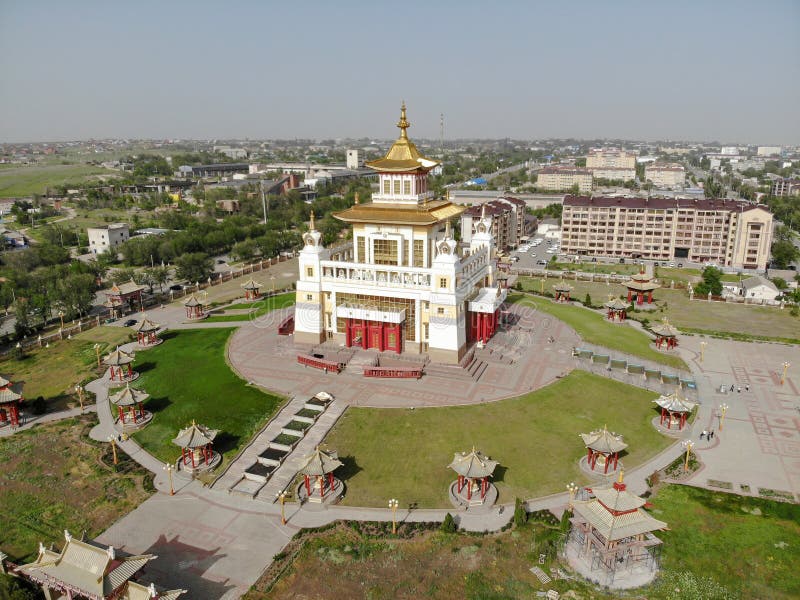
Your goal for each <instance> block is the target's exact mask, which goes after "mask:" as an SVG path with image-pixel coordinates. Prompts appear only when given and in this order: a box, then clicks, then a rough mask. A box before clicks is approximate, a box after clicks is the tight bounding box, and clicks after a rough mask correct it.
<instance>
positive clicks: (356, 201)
mask: <svg viewBox="0 0 800 600" xmlns="http://www.w3.org/2000/svg"><path fill="white" fill-rule="evenodd" d="M354 204H358V192H356V197H355V200H354Z"/></svg>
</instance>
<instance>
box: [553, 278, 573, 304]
mask: <svg viewBox="0 0 800 600" xmlns="http://www.w3.org/2000/svg"><path fill="white" fill-rule="evenodd" d="M572 289H573V288H572V286H571V285H567V284H566V283H557V284H556V285H554V286H553V297H554V298H555V301H556V302H569V295H570V294H571V293H572Z"/></svg>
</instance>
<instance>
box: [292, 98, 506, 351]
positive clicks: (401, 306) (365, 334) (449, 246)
mask: <svg viewBox="0 0 800 600" xmlns="http://www.w3.org/2000/svg"><path fill="white" fill-rule="evenodd" d="M410 126H411V124H410V123H409V122H408V119H407V117H406V107H405V104H403V106H402V108H401V111H400V121H399V122H398V123H397V127H398V128H399V129H400V137H399V138H398V139H397V140H396V141H395V142H394V144H392V147H391V148H390V149H389V151H388V152H387V154H386V156H384V157H382V158H379V159H377V160H374V161H371V162H368V163H367V165H366V166H367V167H369V168H371V169H373V170H374V171H376V172H377V173H378V178H379V183H378V191H377V192H375V193H373V194H372V201H371V202H359V203H358V204H354V205H353V206H352V207H350V208H348V209H346V210H344V211H341V212H338V213H336V214H334V217H335V218H337V219H339V220H341V221H344V222H345V223H348V224H349V225H351V226H352V240H353V241H352V243H350V244H345V245H340V246H337V247H336V248H332V249H329V248H325V247H324V246H323V245H322V243H321V239H322V234H321V233H320V232H319V231H317V229H316V224H315V221H314V215H313V214H312V215H311V219H310V223H309V231H308V232H307V233H306V234H305V235H304V236H303V244H304V247H303V250H302V251H301V252H300V256H299V269H300V277H299V279H298V281H297V285H296V289H297V292H296V303H295V320H294V324H295V329H294V339H295V341H296V342H298V343H302V344H319V343H321V342H323V341H325V340H333V341H334V342H335V343H339V344H343V345H344V346H347V347H359V348H363V349H376V350H378V351H381V352H383V351H390V352H396V353H406V352H411V353H417V354H427V355H428V356H429V358H430V359H431V360H432V361H435V362H443V363H450V364H457V363H458V362H459V361H460V360H461V359H462V358H463V357H464V355H465V354H466V353H467V350H468V348H469V347H470V345H471V344H473V343H476V342H477V341H478V338H479V337H480V338H481V339H486V340H488V339H489V338H490V337H491V336H492V335H494V332H495V330H496V327H497V324H498V321H499V319H498V314H499V311H500V307H501V305H502V304H503V302H504V301H505V298H506V294H507V290H506V289H505V288H503V287H500V286H498V285H497V282H496V281H495V277H494V275H495V273H494V271H495V269H494V262H495V256H494V250H495V243H494V237H493V235H492V233H491V232H492V227H491V219H490V218H489V217H486V216H485V215H484V216H483V217H482V218H481V219H476V223H475V233H474V234H473V236H472V238H471V240H470V242H469V244H459V243H458V242H456V240H455V239H454V236H453V234H452V233H451V230H450V221H451V220H452V219H455V218H457V217H458V216H459V215H460V214H461V213H462V212H463V211H464V210H465V209H464V207H461V206H457V205H455V204H453V203H451V202H450V200H449V199H447V198H436V197H434V194H433V192H432V191H431V190H430V189H429V187H428V173H429V172H430V170H431V169H433V168H434V167H436V166H437V165H438V164H439V163H438V162H437V161H435V160H432V159H429V158H426V157H425V156H423V155H422V154H421V153H420V151H419V150H418V149H417V147H416V145H415V144H414V143H413V142H412V141H411V140H410V139H409V137H408V129H409V127H410Z"/></svg>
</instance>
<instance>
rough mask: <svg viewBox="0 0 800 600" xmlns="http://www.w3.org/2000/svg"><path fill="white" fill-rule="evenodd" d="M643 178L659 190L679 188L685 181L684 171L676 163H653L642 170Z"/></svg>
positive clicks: (681, 166)
mask: <svg viewBox="0 0 800 600" xmlns="http://www.w3.org/2000/svg"><path fill="white" fill-rule="evenodd" d="M644 178H645V179H646V180H647V181H651V182H652V183H653V185H654V186H656V187H660V188H674V187H681V186H683V184H684V183H685V181H686V169H684V168H683V165H679V164H678V163H667V164H664V163H653V164H651V165H647V166H646V167H645V168H644Z"/></svg>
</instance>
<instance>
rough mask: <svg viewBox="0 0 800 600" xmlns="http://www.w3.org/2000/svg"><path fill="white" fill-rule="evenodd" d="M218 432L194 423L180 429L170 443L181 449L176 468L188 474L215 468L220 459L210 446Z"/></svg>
mask: <svg viewBox="0 0 800 600" xmlns="http://www.w3.org/2000/svg"><path fill="white" fill-rule="evenodd" d="M218 433H219V431H217V430H216V429H209V428H208V427H205V426H204V425H198V424H197V423H195V422H194V421H192V424H191V425H190V426H189V427H187V428H186V429H181V430H180V431H179V432H178V436H177V437H176V438H175V439H174V440H172V443H173V444H175V445H176V446H178V447H179V448H180V449H181V458H180V460H179V461H178V468H179V469H181V470H184V471H188V472H190V473H197V472H201V471H208V470H211V469H213V468H214V467H216V466H217V465H218V464H219V463H220V461H221V460H222V457H221V456H220V455H219V453H217V452H214V450H213V449H212V445H213V443H214V438H216V437H217V434H218Z"/></svg>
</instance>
